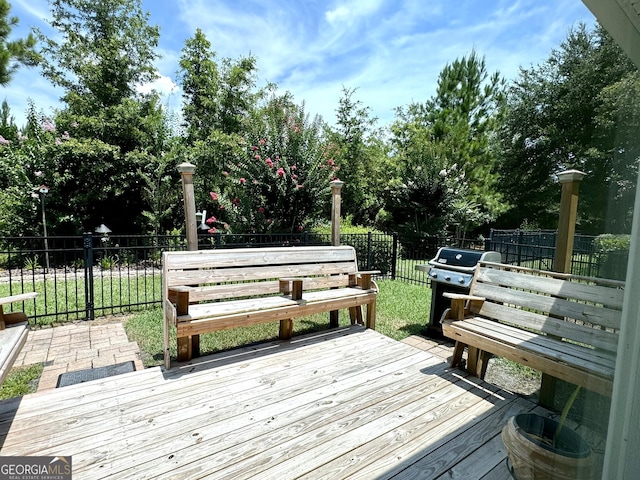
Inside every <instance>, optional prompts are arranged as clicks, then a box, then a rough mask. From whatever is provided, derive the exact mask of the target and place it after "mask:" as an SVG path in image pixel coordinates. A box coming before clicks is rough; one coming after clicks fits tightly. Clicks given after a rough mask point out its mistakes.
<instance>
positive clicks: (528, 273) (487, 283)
mask: <svg viewBox="0 0 640 480" xmlns="http://www.w3.org/2000/svg"><path fill="white" fill-rule="evenodd" d="M470 293H471V294H472V295H476V296H479V297H484V298H485V299H486V300H485V301H484V303H483V304H482V306H481V307H479V308H478V306H477V305H478V304H476V307H475V308H476V310H477V311H474V312H473V313H475V314H477V315H481V316H484V317H489V318H492V319H495V320H498V321H500V322H504V323H509V324H512V325H516V326H518V327H523V328H526V329H530V330H535V331H540V332H544V333H546V334H548V335H554V336H557V337H560V338H562V339H565V340H566V339H569V340H572V341H575V342H579V343H582V344H585V345H590V346H593V347H596V348H601V349H604V350H606V351H611V352H615V351H616V347H617V344H618V334H619V331H620V318H621V312H622V301H623V296H624V282H620V281H616V280H606V279H600V278H591V277H581V276H577V275H569V274H561V273H554V272H544V271H541V270H533V269H529V268H524V267H516V266H513V265H503V264H497V263H489V262H484V263H480V264H479V266H478V268H477V269H476V272H475V274H474V279H473V281H472V284H471V292H470ZM472 308H473V303H472Z"/></svg>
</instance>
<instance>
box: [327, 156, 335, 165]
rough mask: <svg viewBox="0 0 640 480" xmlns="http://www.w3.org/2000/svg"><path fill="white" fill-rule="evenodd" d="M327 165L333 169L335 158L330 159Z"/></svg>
mask: <svg viewBox="0 0 640 480" xmlns="http://www.w3.org/2000/svg"><path fill="white" fill-rule="evenodd" d="M327 165H329V166H330V167H333V166H334V165H335V162H334V161H333V158H330V159H329V160H328V161H327Z"/></svg>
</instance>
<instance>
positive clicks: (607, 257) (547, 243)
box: [487, 230, 629, 280]
mask: <svg viewBox="0 0 640 480" xmlns="http://www.w3.org/2000/svg"><path fill="white" fill-rule="evenodd" d="M557 236H558V234H557V232H555V231H546V230H537V231H522V230H492V231H491V234H490V238H489V240H488V242H487V249H488V250H495V251H498V252H500V253H501V254H502V262H504V263H510V264H515V265H520V266H526V267H531V268H537V269H539V270H552V269H553V261H554V258H555V254H556V239H557ZM597 238H598V237H597V236H594V235H581V234H576V235H575V236H574V239H573V255H572V256H571V273H573V274H575V275H584V276H587V277H601V278H612V279H616V280H624V279H625V276H626V271H627V260H628V256H629V253H628V251H626V250H621V251H604V250H601V249H600V248H599V247H598V244H597V241H596V239H597Z"/></svg>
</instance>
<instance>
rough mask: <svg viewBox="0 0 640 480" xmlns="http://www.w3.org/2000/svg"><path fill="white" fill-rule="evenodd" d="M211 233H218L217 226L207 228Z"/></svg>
mask: <svg viewBox="0 0 640 480" xmlns="http://www.w3.org/2000/svg"><path fill="white" fill-rule="evenodd" d="M207 231H208V232H209V233H216V232H217V230H216V227H213V228H210V229H209V230H207Z"/></svg>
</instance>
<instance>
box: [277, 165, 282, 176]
mask: <svg viewBox="0 0 640 480" xmlns="http://www.w3.org/2000/svg"><path fill="white" fill-rule="evenodd" d="M276 173H277V174H278V176H279V177H284V168H282V167H280V168H279V169H278V170H276Z"/></svg>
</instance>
